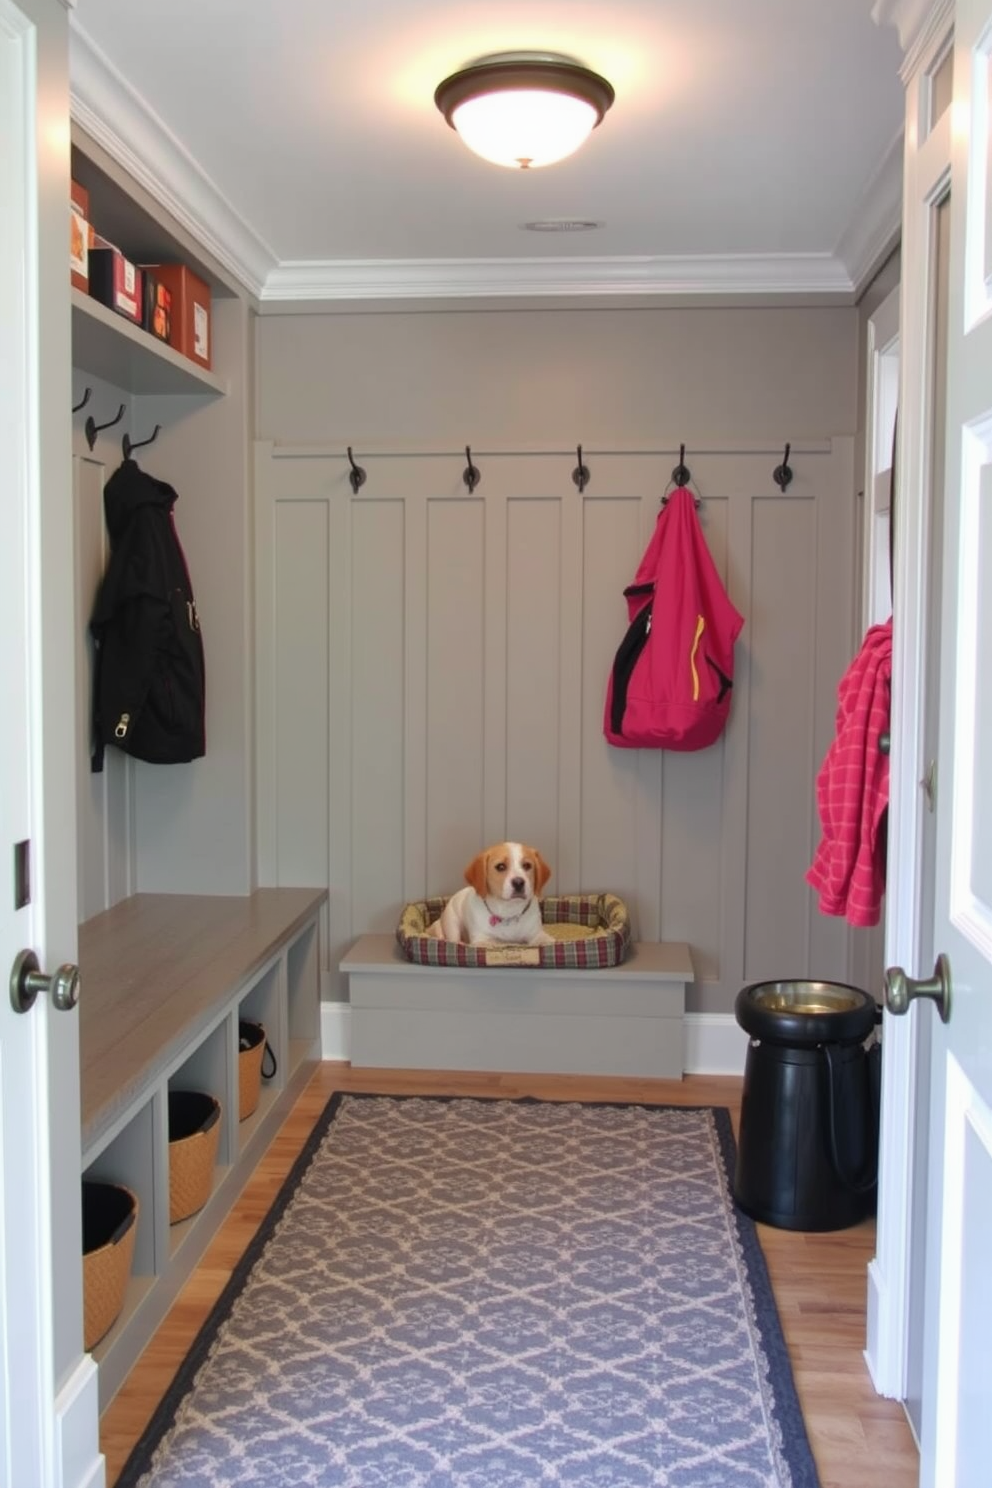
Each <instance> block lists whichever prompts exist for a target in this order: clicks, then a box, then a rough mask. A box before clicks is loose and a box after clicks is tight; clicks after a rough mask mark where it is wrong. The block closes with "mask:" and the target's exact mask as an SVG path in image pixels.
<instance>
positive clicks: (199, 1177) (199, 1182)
mask: <svg viewBox="0 0 992 1488" xmlns="http://www.w3.org/2000/svg"><path fill="white" fill-rule="evenodd" d="M219 1140H220V1101H218V1100H217V1099H216V1098H215V1097H214V1096H212V1095H204V1094H202V1093H201V1092H200V1091H198V1090H170V1091H169V1223H170V1224H177V1223H178V1222H179V1220H181V1219H188V1218H189V1216H190V1215H191V1214H195V1213H196V1211H197V1210H198V1209H202V1208H203V1206H204V1204H205V1203H206V1202H207V1200H208V1199H209V1197H210V1190H211V1188H212V1187H213V1179H214V1165H215V1163H216V1161H217V1144H218V1142H219Z"/></svg>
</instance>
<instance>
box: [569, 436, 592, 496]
mask: <svg viewBox="0 0 992 1488" xmlns="http://www.w3.org/2000/svg"><path fill="white" fill-rule="evenodd" d="M576 453H577V454H578V457H579V463H578V465H576V467H575V469H574V470H573V471H572V479H573V481H574V482H575V484H576V485H577V486H578V488H579V490H580V491H584V490H585V488H586V486H587V485H588V484H589V466H588V465H583V463H582V446H581V444H580V445H579V446H578V447H577V450H576Z"/></svg>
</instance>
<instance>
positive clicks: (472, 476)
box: [462, 445, 482, 491]
mask: <svg viewBox="0 0 992 1488" xmlns="http://www.w3.org/2000/svg"><path fill="white" fill-rule="evenodd" d="M465 459H466V460H467V461H468V464H467V465H466V466H465V469H464V470H463V471H462V480H463V481H464V482H465V484H466V485H467V486H468V488H469V491H474V490H475V488H476V486H477V485H478V484H479V482H480V480H481V479H482V473H481V471H480V470H479V469H478V467H477V466H475V465H473V464H472V451H471V450H470V449H469V447H468V445H466V446H465Z"/></svg>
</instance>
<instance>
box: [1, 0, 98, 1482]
mask: <svg viewBox="0 0 992 1488" xmlns="http://www.w3.org/2000/svg"><path fill="white" fill-rule="evenodd" d="M66 42H67V21H66V14H65V9H64V6H62V5H61V4H60V3H59V0H17V3H16V4H15V3H14V0H0V201H2V202H3V218H4V222H3V232H2V233H0V460H2V462H3V471H2V478H0V524H2V525H0V531H2V541H0V678H2V683H3V687H2V707H3V714H2V726H0V1332H2V1339H3V1347H2V1348H0V1484H2V1488H28V1485H31V1488H82V1485H87V1488H96V1485H100V1484H102V1483H103V1480H104V1474H103V1466H102V1460H101V1459H100V1457H99V1452H98V1449H97V1442H96V1437H97V1404H96V1389H95V1370H94V1366H93V1364H92V1361H91V1360H90V1359H89V1358H88V1357H87V1356H86V1355H84V1354H83V1352H82V1275H81V1264H80V1242H79V1234H80V1231H79V1223H80V1221H79V1152H80V1140H79V1068H78V1067H79V1031H78V1019H79V1014H78V1011H76V1010H74V1009H70V1010H67V1011H57V1010H56V1009H55V1007H54V1006H53V999H52V996H51V994H50V992H48V991H42V993H41V995H40V996H39V997H38V999H37V1001H36V1003H35V1005H34V1007H33V1008H32V1009H31V1010H30V1011H28V1012H25V1013H19V1012H16V1011H15V1009H14V1006H13V1002H12V999H11V994H10V974H11V969H12V967H13V964H14V960H15V956H16V955H17V953H18V952H20V951H21V950H30V951H32V952H34V953H36V954H37V956H38V959H39V962H40V966H41V970H42V971H43V972H51V971H54V970H55V969H56V967H57V966H58V965H59V964H61V963H72V962H73V961H74V959H75V947H76V928H75V927H76V913H75V883H74V877H75V802H74V777H73V766H72V751H73V742H72V741H73V728H72V719H73V716H74V705H73V686H74V683H73V669H72V657H73V651H74V648H73V640H72V631H71V626H72V608H71V596H72V550H71V534H72V515H71V506H70V494H71V493H70V449H69V433H70V410H69V396H70V392H69V388H70V382H69V374H70V358H71V353H70V346H69V313H68V277H67V272H66V271H67V263H66V259H65V253H66V244H67V242H68V238H67V229H68V215H67V205H66V204H67V199H68V198H67V192H68V79H67V47H66Z"/></svg>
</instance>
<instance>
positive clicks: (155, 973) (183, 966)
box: [79, 889, 327, 1410]
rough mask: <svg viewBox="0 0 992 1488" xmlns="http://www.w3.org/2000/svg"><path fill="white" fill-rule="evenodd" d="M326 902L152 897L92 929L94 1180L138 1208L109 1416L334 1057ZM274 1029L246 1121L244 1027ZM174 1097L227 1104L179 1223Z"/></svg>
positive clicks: (106, 1360) (107, 1382)
mask: <svg viewBox="0 0 992 1488" xmlns="http://www.w3.org/2000/svg"><path fill="white" fill-rule="evenodd" d="M326 901H327V894H326V891H324V890H315V889H259V890H257V891H256V892H255V893H254V894H250V895H245V896H243V897H241V896H218V897H216V898H214V897H208V896H200V895H172V894H139V895H136V896H134V897H133V898H131V899H126V900H123V901H122V902H121V903H120V904H117V905H115V906H114V907H113V908H112V909H110V910H107V911H105V912H104V913H102V914H99V915H96V916H94V918H93V919H91V920H88V921H85V922H84V923H83V924H82V925H81V926H80V930H79V966H80V976H81V995H80V1002H79V1011H80V1056H81V1058H80V1080H81V1105H82V1172H83V1176H84V1177H86V1178H100V1179H103V1180H105V1181H107V1182H114V1183H121V1184H124V1185H125V1186H126V1187H127V1188H130V1189H131V1190H132V1191H133V1192H134V1193H135V1194H136V1195H137V1198H138V1205H139V1210H138V1223H137V1234H136V1238H135V1250H134V1260H133V1263H132V1270H131V1278H130V1281H129V1284H128V1287H127V1291H126V1294H125V1299H124V1306H123V1309H122V1311H121V1314H120V1316H119V1317H118V1318H117V1320H116V1322H115V1323H114V1325H113V1327H112V1328H111V1329H110V1331H109V1332H108V1333H107V1334H106V1336H105V1337H104V1338H103V1339H101V1340H100V1342H99V1343H97V1345H96V1347H95V1348H94V1350H93V1357H94V1358H95V1359H96V1361H97V1364H98V1366H99V1385H100V1408H101V1410H103V1409H105V1408H106V1406H107V1404H108V1402H109V1401H110V1400H111V1399H112V1397H113V1396H114V1394H115V1393H116V1392H117V1390H118V1389H119V1387H120V1385H121V1383H122V1382H123V1380H124V1378H125V1376H126V1375H127V1373H128V1371H129V1370H130V1369H131V1367H132V1366H133V1364H134V1363H135V1361H136V1359H137V1358H138V1356H139V1354H140V1353H141V1351H142V1350H143V1349H144V1347H145V1345H146V1343H147V1342H148V1340H149V1339H150V1337H151V1335H152V1333H153V1332H154V1331H155V1329H156V1328H157V1327H158V1325H159V1323H160V1322H161V1321H162V1319H163V1318H164V1316H165V1314H166V1312H167V1311H168V1309H169V1307H170V1306H171V1304H172V1302H173V1300H174V1299H175V1297H176V1296H177V1294H178V1292H179V1290H180V1288H181V1286H182V1284H183V1283H184V1281H185V1280H186V1278H187V1277H188V1276H189V1274H190V1272H191V1271H192V1269H193V1267H194V1265H195V1264H196V1262H197V1261H198V1260H199V1258H200V1256H201V1255H202V1254H203V1252H204V1250H205V1249H206V1246H207V1244H208V1243H209V1241H210V1239H211V1237H212V1236H213V1234H214V1232H215V1231H216V1229H217V1227H218V1225H219V1224H220V1222H221V1221H222V1220H223V1218H224V1216H225V1215H226V1214H227V1212H228V1211H229V1210H230V1208H231V1206H232V1204H233V1203H234V1201H235V1199H236V1198H237V1196H238V1194H239V1192H240V1191H241V1189H242V1187H243V1186H244V1184H245V1182H246V1181H247V1179H248V1177H249V1175H250V1173H251V1170H252V1168H253V1167H254V1165H255V1164H256V1163H257V1161H258V1159H259V1158H260V1157H261V1155H262V1153H263V1151H264V1149H265V1146H266V1145H267V1143H268V1142H269V1140H270V1139H271V1137H272V1136H273V1135H274V1134H275V1131H276V1128H277V1126H278V1125H279V1123H280V1122H281V1121H282V1119H283V1117H284V1116H285V1115H286V1114H287V1112H288V1110H289V1107H290V1106H291V1104H292V1102H293V1101H294V1100H295V1099H296V1096H297V1095H298V1094H299V1092H300V1091H301V1090H302V1088H303V1086H304V1084H305V1083H306V1081H307V1079H308V1078H309V1076H310V1074H311V1072H312V1070H313V1069H314V1068H315V1066H316V1062H317V1060H318V1059H319V1058H320V1037H319V1029H320V966H321V954H320V947H321V943H322V938H323V936H324V933H325V932H324V921H325V915H326ZM242 1018H250V1019H252V1020H253V1021H255V1022H260V1023H262V1024H263V1025H264V1027H265V1031H266V1038H267V1039H268V1042H269V1044H270V1045H271V1047H272V1050H273V1053H274V1055H275V1057H276V1066H277V1068H276V1074H275V1076H274V1078H273V1079H272V1080H271V1081H268V1082H267V1081H263V1082H262V1090H261V1092H260V1097H259V1102H258V1106H257V1107H256V1109H255V1111H254V1112H253V1113H252V1115H251V1116H250V1117H248V1118H246V1120H245V1121H243V1122H242V1121H239V1119H238V1117H239V1111H238V1104H239V1102H238V1081H239V1067H238V1023H239V1022H240V1020H241V1019H242ZM170 1090H197V1091H202V1092H204V1093H205V1094H208V1095H212V1096H214V1097H216V1099H217V1100H218V1101H219V1103H220V1107H221V1115H220V1134H219V1141H218V1148H217V1157H216V1162H215V1165H214V1171H213V1179H212V1185H211V1191H210V1194H209V1197H208V1198H207V1200H206V1202H205V1203H204V1205H203V1207H202V1208H200V1209H198V1210H197V1212H196V1213H195V1214H192V1215H190V1216H189V1217H188V1218H186V1219H183V1220H180V1221H179V1222H177V1223H176V1224H170V1223H169V1131H168V1095H169V1091H170Z"/></svg>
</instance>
